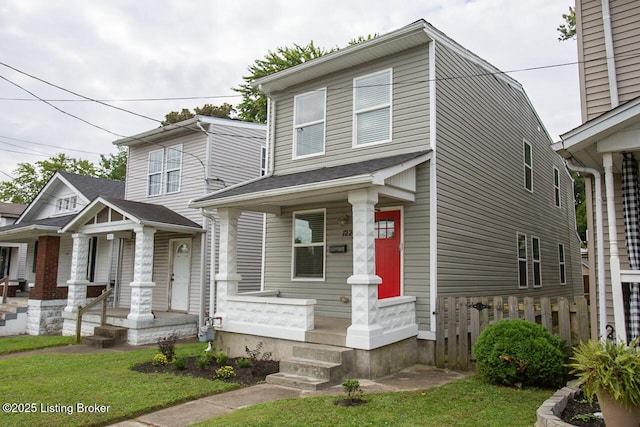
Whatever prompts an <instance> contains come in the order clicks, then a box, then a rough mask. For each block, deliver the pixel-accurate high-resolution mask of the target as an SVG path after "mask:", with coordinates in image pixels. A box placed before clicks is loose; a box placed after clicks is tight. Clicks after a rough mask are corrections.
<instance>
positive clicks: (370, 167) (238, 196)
mask: <svg viewBox="0 0 640 427" xmlns="http://www.w3.org/2000/svg"><path fill="white" fill-rule="evenodd" d="M430 158H431V152H430V151H421V152H417V153H408V154H401V155H396V156H392V157H386V158H382V159H375V160H369V161H365V162H359V163H353V164H347V165H340V166H334V167H329V168H320V169H315V170H311V171H306V172H300V173H294V174H288V175H274V176H270V177H264V178H261V179H258V180H254V181H250V182H246V183H242V184H239V185H237V186H234V187H229V188H226V189H223V190H221V191H218V192H216V193H213V194H210V195H208V196H205V197H202V198H200V199H195V200H192V201H191V202H190V203H189V207H192V208H207V209H218V208H233V207H234V208H239V209H242V210H249V211H257V212H268V213H275V214H279V213H280V210H281V207H283V206H292V205H299V204H301V203H319V202H326V201H332V200H346V199H347V197H348V193H349V192H350V191H353V190H358V189H363V188H367V187H372V186H374V187H376V190H378V192H379V194H380V195H381V196H386V197H389V198H393V199H399V200H408V201H413V200H415V175H412V174H410V177H409V178H408V179H407V177H406V176H403V175H406V174H407V173H408V172H412V171H413V170H414V168H415V167H416V166H417V165H419V164H421V163H424V162H426V161H428V160H429V159H430ZM397 177H403V178H404V179H397ZM411 177H412V178H413V184H412V183H411ZM402 181H405V183H403V182H402Z"/></svg>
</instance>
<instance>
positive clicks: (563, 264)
mask: <svg viewBox="0 0 640 427" xmlns="http://www.w3.org/2000/svg"><path fill="white" fill-rule="evenodd" d="M561 252H562V257H563V258H564V259H563V260H561V259H560V253H561ZM566 261H567V251H566V250H565V247H564V245H563V244H562V243H558V281H559V282H560V284H561V285H566V284H567V262H566ZM562 271H564V280H562V276H563V274H562Z"/></svg>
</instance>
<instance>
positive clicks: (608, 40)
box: [602, 0, 619, 108]
mask: <svg viewBox="0 0 640 427" xmlns="http://www.w3.org/2000/svg"><path fill="white" fill-rule="evenodd" d="M602 27H603V29H604V51H605V55H606V56H607V75H608V76H609V94H610V97H611V108H616V107H617V106H618V104H619V101H618V80H617V76H616V57H615V52H614V51H613V36H612V33H611V12H610V10H609V0H602Z"/></svg>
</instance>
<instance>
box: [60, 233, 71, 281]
mask: <svg viewBox="0 0 640 427" xmlns="http://www.w3.org/2000/svg"><path fill="white" fill-rule="evenodd" d="M72 250H73V239H72V238H71V235H68V234H65V235H62V236H60V252H59V254H58V286H67V280H69V278H70V277H71V252H72Z"/></svg>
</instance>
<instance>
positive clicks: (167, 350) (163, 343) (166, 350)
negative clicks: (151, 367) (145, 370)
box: [158, 334, 178, 362]
mask: <svg viewBox="0 0 640 427" xmlns="http://www.w3.org/2000/svg"><path fill="white" fill-rule="evenodd" d="M176 341H178V335H176V334H169V335H168V336H166V337H160V338H159V339H158V350H160V353H162V354H164V356H165V357H166V358H167V361H169V362H171V360H172V359H173V356H174V355H175V354H176Z"/></svg>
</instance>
